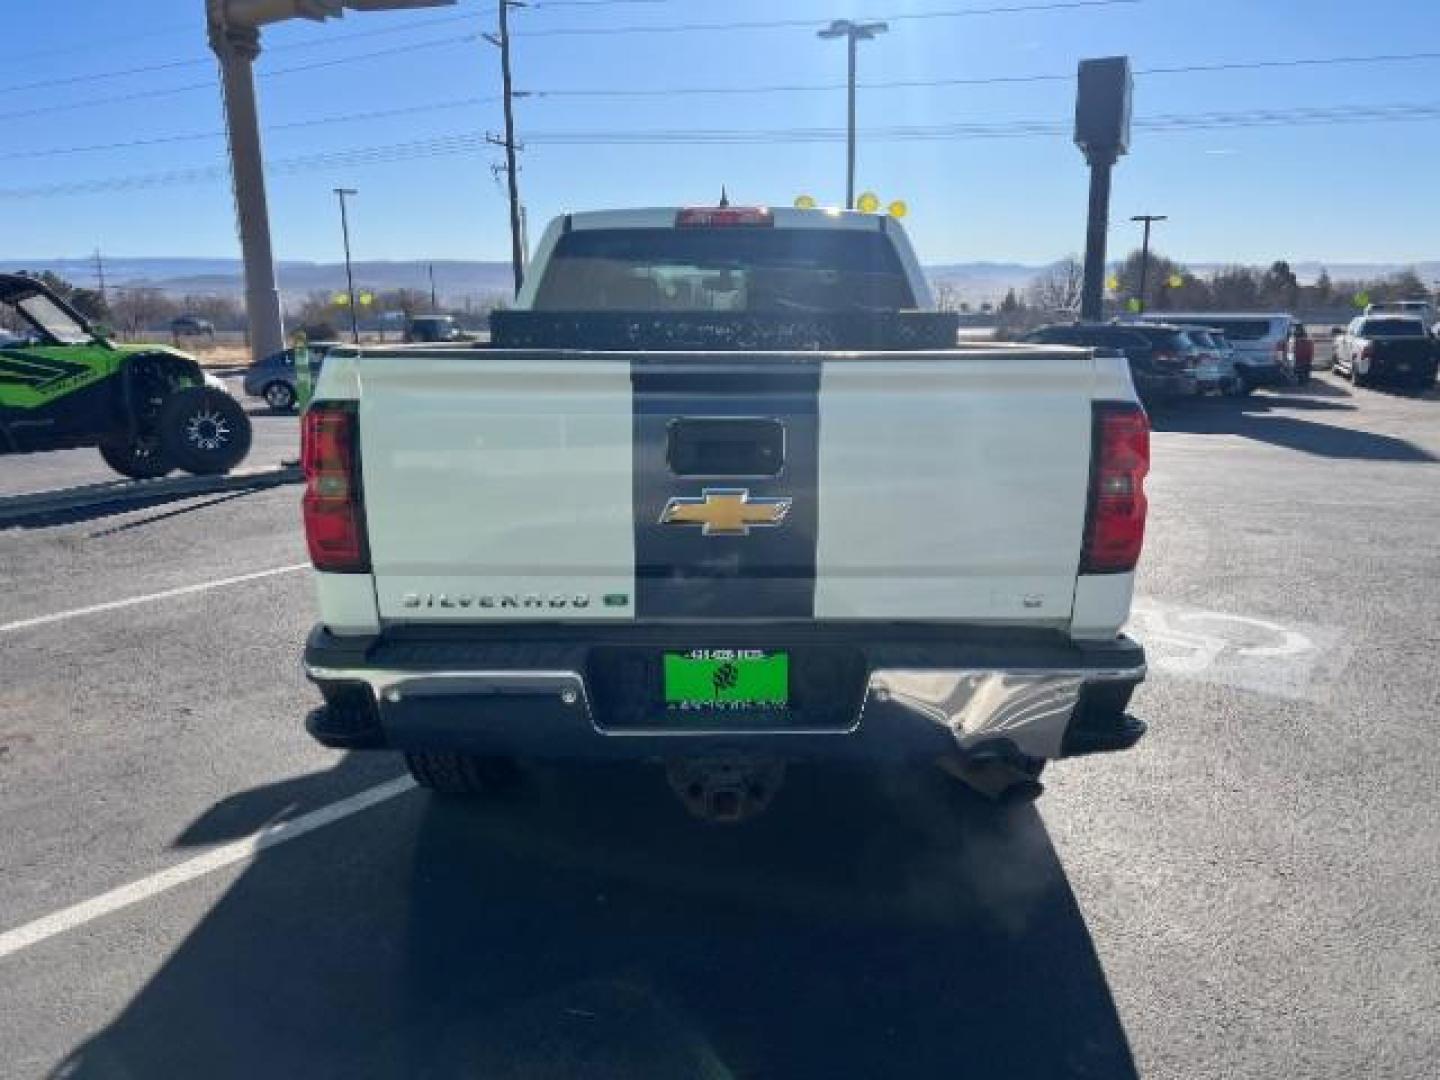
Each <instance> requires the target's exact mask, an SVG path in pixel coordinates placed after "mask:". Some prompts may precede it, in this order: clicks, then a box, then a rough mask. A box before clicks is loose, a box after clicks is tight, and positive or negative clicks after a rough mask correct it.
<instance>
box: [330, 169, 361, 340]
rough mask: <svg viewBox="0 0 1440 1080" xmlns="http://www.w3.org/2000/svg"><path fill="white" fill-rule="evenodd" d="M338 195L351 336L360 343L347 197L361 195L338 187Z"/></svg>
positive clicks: (353, 189)
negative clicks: (346, 207) (346, 209)
mask: <svg viewBox="0 0 1440 1080" xmlns="http://www.w3.org/2000/svg"><path fill="white" fill-rule="evenodd" d="M335 194H336V196H337V197H338V198H339V199H340V235H341V236H342V237H344V239H345V285H346V287H347V288H348V289H349V290H350V337H351V340H353V341H354V342H355V344H356V345H359V344H360V313H359V312H358V311H357V310H356V306H355V273H354V271H353V270H351V268H350V216H349V215H348V214H347V213H346V212H345V198H346V196H348V195H359V194H360V192H359V191H357V190H356V189H355V188H343V187H337V188H336V189H335Z"/></svg>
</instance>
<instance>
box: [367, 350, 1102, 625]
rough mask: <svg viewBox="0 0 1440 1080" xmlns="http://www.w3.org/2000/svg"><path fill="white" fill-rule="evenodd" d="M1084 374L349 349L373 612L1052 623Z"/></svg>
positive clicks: (1087, 427)
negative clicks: (356, 388)
mask: <svg viewBox="0 0 1440 1080" xmlns="http://www.w3.org/2000/svg"><path fill="white" fill-rule="evenodd" d="M1094 363H1095V362H1094V361H1093V360H1092V359H1091V358H1090V357H1089V356H1087V355H1086V354H1083V353H1079V352H1075V351H1069V350H1058V349H1057V350H1046V349H1036V348H1030V349H1023V350H1008V349H1003V348H993V349H974V350H963V349H962V350H948V351H943V352H915V353H803V352H795V353H771V354H759V353H744V352H741V353H723V352H721V353H646V352H635V353H623V352H611V353H582V352H566V351H559V350H537V351H522V350H513V351H512V350H456V351H452V352H447V353H444V354H440V353H411V354H408V355H407V354H403V353H395V354H390V355H386V354H384V353H378V354H377V353H368V352H367V353H366V354H365V355H364V356H363V357H362V358H361V359H360V361H359V364H358V371H359V373H360V374H359V383H360V394H359V398H360V406H359V409H360V423H359V428H360V445H361V460H362V466H361V467H362V476H363V487H364V500H365V504H366V507H367V518H368V528H369V544H370V554H371V559H372V564H373V572H374V575H375V588H376V592H377V600H378V606H379V611H380V615H381V618H382V619H384V620H387V621H390V622H426V623H456V622H458V623H463V622H483V621H499V620H518V619H533V620H546V621H553V620H636V619H640V620H692V619H700V620H715V619H806V620H810V619H822V620H842V619H843V620H855V619H875V620H907V619H916V620H929V621H934V620H956V621H966V622H991V621H994V622H1014V623H1026V624H1055V625H1058V624H1062V623H1064V622H1065V621H1066V620H1067V619H1068V618H1069V616H1070V613H1071V606H1072V602H1073V597H1074V592H1075V582H1076V573H1077V566H1078V563H1079V559H1080V550H1081V541H1082V534H1083V533H1084V528H1085V511H1086V498H1087V490H1088V484H1089V468H1090V449H1091V426H1092V408H1091V400H1092V396H1093V394H1094V385H1095V369H1094Z"/></svg>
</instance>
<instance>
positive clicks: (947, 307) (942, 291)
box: [930, 281, 961, 311]
mask: <svg viewBox="0 0 1440 1080" xmlns="http://www.w3.org/2000/svg"><path fill="white" fill-rule="evenodd" d="M930 291H931V293H933V294H934V297H935V309H936V310H937V311H959V310H961V304H960V290H959V289H957V288H956V287H955V285H954V283H953V282H950V281H936V282H932V283H931V288H930Z"/></svg>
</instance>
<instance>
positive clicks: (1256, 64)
mask: <svg viewBox="0 0 1440 1080" xmlns="http://www.w3.org/2000/svg"><path fill="white" fill-rule="evenodd" d="M1433 60H1440V52H1414V53H1377V54H1373V55H1362V56H1315V57H1296V58H1294V59H1289V60H1236V61H1221V62H1218V63H1211V64H1182V65H1174V66H1170V67H1152V68H1137V69H1136V71H1135V74H1136V75H1137V76H1141V75H1145V76H1150V75H1201V74H1211V73H1220V72H1231V71H1260V70H1265V69H1269V68H1297V67H1325V66H1340V65H1356V64H1388V63H1400V62H1413V61H1433ZM1074 80H1075V73H1074V72H1053V73H1048V74H1047V73H1040V74H1033V75H980V76H972V77H958V78H943V79H885V80H876V81H871V82H861V83H858V84H857V85H858V87H859V88H860V89H862V90H905V89H935V88H940V87H947V86H1001V85H1008V84H1025V83H1042V82H1073V81H1074ZM844 88H845V84H844V83H843V82H827V83H772V84H769V85H760V86H672V87H655V88H648V87H647V88H637V89H627V88H606V87H575V88H569V89H566V88H561V89H557V90H537V91H534V92H533V93H532V96H533V97H537V98H552V97H553V98H586V97H602V98H631V97H640V98H643V97H677V96H682V95H707V96H708V95H714V96H724V95H732V94H789V93H809V92H819V91H831V92H833V91H835V90H843V89H844Z"/></svg>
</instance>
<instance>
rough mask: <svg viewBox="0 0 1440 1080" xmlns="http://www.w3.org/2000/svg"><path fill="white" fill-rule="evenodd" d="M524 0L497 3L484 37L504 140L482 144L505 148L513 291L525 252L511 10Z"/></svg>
mask: <svg viewBox="0 0 1440 1080" xmlns="http://www.w3.org/2000/svg"><path fill="white" fill-rule="evenodd" d="M528 6H529V5H528V4H527V3H526V2H525V0H500V33H499V35H498V36H497V35H495V34H486V35H484V37H485V40H486V41H488V42H490V44H492V45H494V46H495V47H496V48H498V49H499V50H500V83H501V93H502V95H503V101H504V109H505V137H504V138H503V139H497V138H495V137H494V136H491V135H487V136H485V141H486V142H488V143H491V144H493V145H496V146H503V147H504V148H505V177H506V186H507V187H508V188H509V195H510V268H511V271H512V272H513V273H514V276H515V292H516V293H517V294H518V293H519V292H520V286H521V285H523V284H524V282H525V251H524V247H523V244H522V241H521V236H520V178H519V175H518V173H519V170H518V168H517V167H516V164H515V151H516V150H518V149H520V146H519V145H518V144H517V143H516V142H515V98H516V97H519V96H522V95H518V94H516V93H515V88H514V82H513V80H512V78H511V74H510V9H511V8H512V7H515V8H519V7H528Z"/></svg>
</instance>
